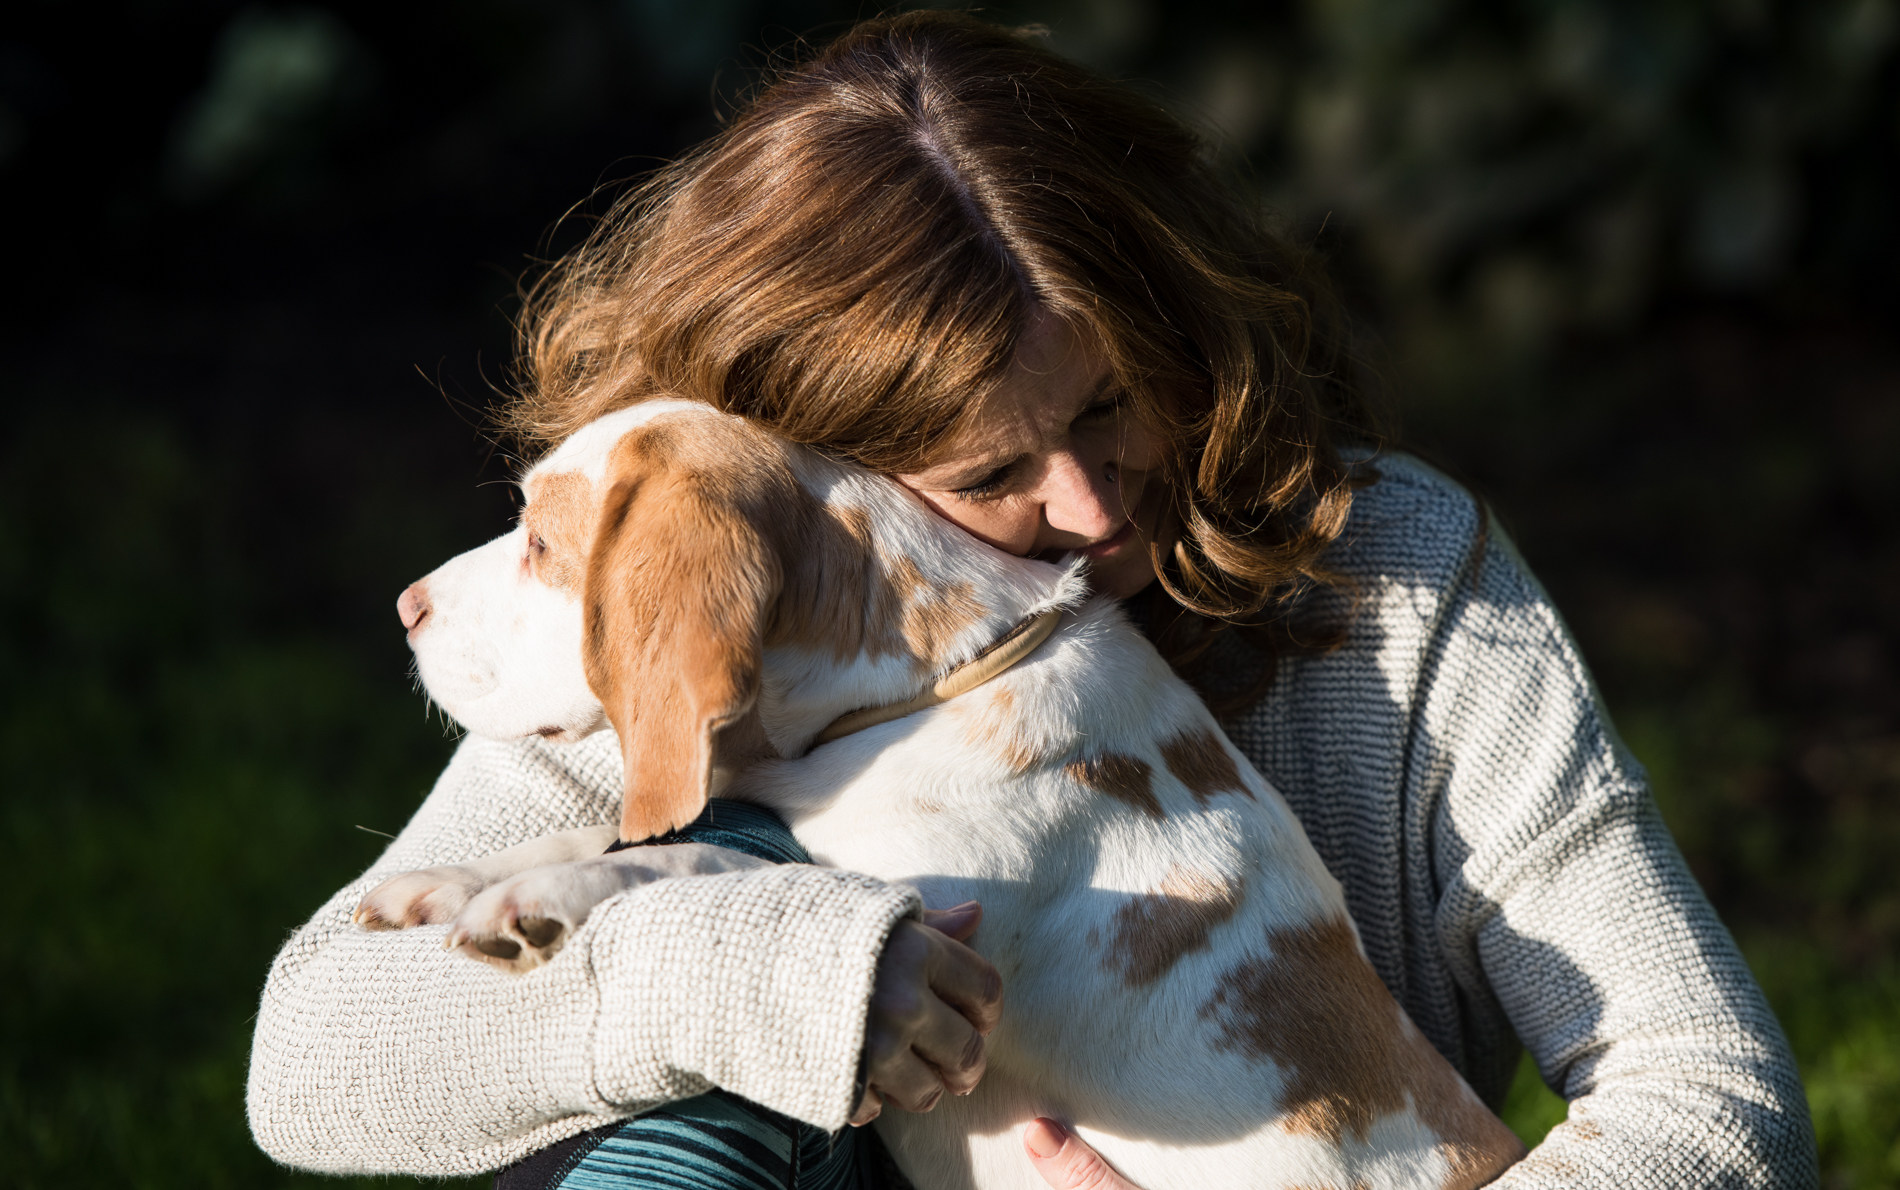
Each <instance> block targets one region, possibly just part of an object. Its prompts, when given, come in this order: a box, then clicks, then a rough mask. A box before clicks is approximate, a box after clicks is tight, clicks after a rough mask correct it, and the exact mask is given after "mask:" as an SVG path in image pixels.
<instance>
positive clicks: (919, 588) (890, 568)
mask: <svg viewBox="0 0 1900 1190" xmlns="http://www.w3.org/2000/svg"><path fill="white" fill-rule="evenodd" d="M883 562H884V576H885V581H886V582H887V583H889V584H890V585H891V588H892V589H894V590H897V591H900V592H902V598H903V629H902V631H903V634H904V643H905V644H907V645H909V646H910V652H911V655H912V656H915V657H923V658H926V659H928V660H929V662H930V663H931V667H932V668H933V669H935V668H941V667H942V665H943V663H944V662H945V660H947V659H948V657H949V654H950V648H951V646H952V645H954V644H956V640H957V637H959V636H961V635H963V634H964V633H965V632H967V631H969V629H970V628H971V627H972V626H974V625H976V624H979V623H981V622H982V620H983V616H984V614H985V613H986V612H987V611H988V610H989V609H988V608H986V607H984V606H983V605H982V604H981V603H979V602H978V601H977V598H976V596H975V594H973V588H971V586H970V584H968V583H965V582H955V583H950V584H948V585H946V586H942V587H933V586H931V585H930V581H929V580H928V579H926V578H924V575H923V572H922V571H921V570H918V569H917V563H915V562H913V561H911V560H910V559H909V558H885V559H883Z"/></svg>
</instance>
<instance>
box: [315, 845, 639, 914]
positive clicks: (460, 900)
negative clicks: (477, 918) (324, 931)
mask: <svg viewBox="0 0 1900 1190" xmlns="http://www.w3.org/2000/svg"><path fill="white" fill-rule="evenodd" d="M618 836H619V832H618V831H617V830H616V829H615V828H614V827H611V826H586V827H582V828H580V829H579V830H571V831H559V832H556V833H555V834H552V835H542V836H541V837H540V838H538V839H530V840H528V841H527V842H526V843H522V844H520V845H518V846H515V847H510V848H508V849H507V850H505V851H497V852H495V853H494V854H493V855H484V856H482V857H481V858H480V859H472V860H469V861H468V862H467V863H465V864H445V865H443V866H442V867H439V868H423V869H422V870H421V871H419V872H404V873H403V874H402V875H400V876H391V877H390V878H389V879H387V880H385V881H383V882H382V883H381V884H379V885H377V886H376V887H375V888H373V889H371V890H370V892H369V895H368V896H366V897H364V898H363V900H362V902H361V903H360V904H358V905H357V907H356V913H355V914H354V915H353V916H352V917H351V920H352V921H354V922H355V923H356V924H357V925H359V926H362V927H363V928H364V929H366V930H406V929H408V928H409V927H410V926H432V925H440V924H442V923H443V922H447V921H454V920H455V915H456V914H458V913H460V912H461V911H462V909H463V908H464V907H465V906H467V904H468V903H469V901H470V900H471V899H473V898H474V897H475V895H476V894H477V893H479V892H481V891H482V890H483V889H485V888H489V887H491V886H493V885H496V884H499V883H501V882H502V881H504V880H506V879H508V878H509V877H510V876H514V875H517V874H518V873H521V872H526V871H528V870H529V869H531V868H539V867H542V866H544V865H547V864H561V863H567V862H568V861H570V860H577V859H587V858H589V857H591V856H596V855H599V854H600V853H601V852H603V851H605V850H607V847H608V846H609V845H610V844H611V843H612V842H613V841H614V839H615V838H617V837H618Z"/></svg>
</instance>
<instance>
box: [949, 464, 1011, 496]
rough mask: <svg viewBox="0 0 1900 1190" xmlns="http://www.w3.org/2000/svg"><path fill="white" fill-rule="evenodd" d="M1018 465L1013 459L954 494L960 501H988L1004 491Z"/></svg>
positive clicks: (958, 489)
mask: <svg viewBox="0 0 1900 1190" xmlns="http://www.w3.org/2000/svg"><path fill="white" fill-rule="evenodd" d="M1016 463H1017V460H1015V459H1011V460H1010V461H1009V462H1007V463H1004V464H1003V465H1002V466H1001V467H998V468H997V469H996V470H994V471H992V472H990V473H989V474H987V475H985V476H984V477H983V478H982V479H979V480H977V481H976V482H975V483H973V484H970V485H969V486H967V487H961V488H957V489H955V492H954V494H955V495H956V497H957V498H958V499H960V500H987V499H989V498H990V497H991V496H994V495H996V494H997V493H999V492H1001V491H1002V490H1003V485H1005V484H1007V483H1008V482H1009V477H1010V475H1011V474H1012V473H1013V472H1014V471H1015V470H1016Z"/></svg>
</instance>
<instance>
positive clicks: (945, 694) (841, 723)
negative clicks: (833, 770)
mask: <svg viewBox="0 0 1900 1190" xmlns="http://www.w3.org/2000/svg"><path fill="white" fill-rule="evenodd" d="M1061 618H1062V609H1061V608H1059V607H1052V608H1050V609H1049V610H1047V611H1044V612H1039V613H1038V614H1036V615H1033V616H1030V617H1029V618H1028V619H1026V620H1024V621H1023V622H1022V623H1020V624H1018V625H1016V626H1015V627H1014V628H1012V629H1010V630H1009V631H1008V632H1006V633H1004V634H1003V635H1002V637H1001V638H1000V639H998V640H997V642H996V643H995V644H993V645H991V646H990V647H989V648H987V649H984V650H983V651H982V652H981V653H978V654H977V655H976V656H974V657H972V658H970V659H969V660H968V661H966V662H964V663H963V664H962V665H959V666H957V667H956V668H955V669H953V670H951V671H950V672H949V673H947V674H945V675H943V676H942V677H941V678H938V679H937V684H936V685H934V686H932V687H931V688H930V689H928V690H926V691H924V692H923V693H922V694H919V695H918V696H917V697H916V698H913V699H911V700H909V701H908V702H894V703H890V704H888V705H886V706H881V707H860V708H859V709H857V710H855V711H846V712H845V713H844V714H842V715H840V716H838V717H837V718H836V719H833V720H832V721H831V725H830V726H829V727H827V728H825V729H824V730H823V731H821V732H819V733H818V737H817V738H816V739H814V740H813V741H812V743H811V746H812V747H814V748H816V747H818V746H819V745H820V744H829V743H830V742H831V741H833V740H841V739H843V738H844V737H845V736H848V735H854V734H856V733H858V732H860V731H863V730H864V729H865V728H867V727H876V726H877V725H878V724H880V723H889V722H890V721H891V720H893V719H902V718H903V717H904V716H905V715H910V714H915V713H916V712H918V711H921V710H923V709H925V708H926V707H934V706H936V705H937V704H938V703H944V702H949V701H950V700H951V699H953V698H955V697H956V696H957V695H959V694H967V693H969V692H970V691H972V690H974V689H976V688H977V687H978V686H981V685H982V684H983V683H985V682H987V681H989V680H990V679H992V678H994V677H997V676H998V675H1000V674H1002V673H1004V672H1005V671H1007V670H1008V669H1009V668H1010V667H1011V666H1013V665H1015V664H1016V663H1017V662H1018V661H1021V660H1022V659H1023V658H1025V657H1027V656H1029V655H1030V654H1031V653H1033V652H1035V651H1036V647H1037V646H1038V645H1040V644H1042V642H1043V641H1046V640H1048V639H1049V635H1050V634H1051V633H1053V632H1054V631H1055V630H1056V621H1057V620H1059V619H1061Z"/></svg>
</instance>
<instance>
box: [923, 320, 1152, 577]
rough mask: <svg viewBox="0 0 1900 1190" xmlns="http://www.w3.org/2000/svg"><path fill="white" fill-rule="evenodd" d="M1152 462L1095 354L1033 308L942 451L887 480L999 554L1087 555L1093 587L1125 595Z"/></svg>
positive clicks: (1138, 548)
mask: <svg viewBox="0 0 1900 1190" xmlns="http://www.w3.org/2000/svg"><path fill="white" fill-rule="evenodd" d="M1157 460H1158V453H1157V451H1156V447H1155V443H1154V440H1153V438H1152V437H1151V436H1150V435H1149V434H1148V433H1147V432H1146V431H1144V430H1143V429H1142V428H1141V427H1140V426H1139V425H1138V424H1137V423H1136V422H1135V419H1134V418H1132V417H1128V416H1124V415H1123V413H1122V412H1121V393H1120V391H1119V390H1118V389H1117V388H1116V386H1115V381H1114V378H1113V377H1112V376H1111V375H1110V373H1109V370H1108V364H1107V362H1106V361H1105V360H1104V359H1103V358H1102V355H1101V352H1100V351H1099V350H1097V349H1096V348H1095V347H1094V346H1093V345H1092V344H1091V343H1089V342H1088V341H1087V340H1086V339H1084V338H1081V337H1079V336H1077V335H1076V334H1075V333H1074V332H1072V331H1071V330H1070V329H1069V327H1068V325H1067V324H1066V323H1064V322H1062V321H1061V320H1060V319H1057V318H1054V317H1051V316H1049V315H1047V314H1042V313H1040V312H1039V313H1038V314H1037V315H1036V317H1035V319H1034V321H1033V322H1032V323H1031V324H1030V329H1029V334H1028V335H1027V336H1025V338H1024V340H1023V345H1022V347H1021V349H1020V350H1019V351H1018V352H1017V355H1016V360H1015V363H1014V365H1013V366H1012V368H1011V370H1010V375H1009V377H1008V378H1007V379H1006V380H1005V381H1004V382H1003V383H1002V384H1001V385H999V386H998V387H997V389H996V390H995V391H994V392H992V393H991V394H990V395H989V397H988V398H987V399H985V401H984V402H983V404H982V406H981V407H980V408H979V409H978V410H977V414H976V416H975V418H974V419H972V421H971V422H970V423H969V424H968V425H967V426H966V428H965V429H964V431H963V433H961V434H960V435H959V436H958V437H957V438H956V439H955V440H953V441H952V442H951V444H950V447H949V449H948V451H947V452H946V454H945V456H944V458H943V459H942V460H941V461H939V462H938V463H937V464H936V465H934V466H932V467H929V468H927V469H925V470H923V471H919V472H916V473H914V474H909V475H899V476H897V481H898V482H899V483H901V484H903V485H904V486H905V487H907V488H909V489H910V490H911V491H913V492H916V493H917V494H918V495H919V496H920V497H922V498H923V501H924V503H926V504H928V505H929V506H930V507H931V508H933V509H935V510H936V511H937V512H938V513H939V514H940V515H942V516H943V517H944V518H945V519H946V520H949V521H950V522H951V523H953V524H955V525H957V526H959V527H960V528H962V529H964V530H966V531H968V532H969V533H970V534H972V535H973V536H975V537H978V538H980V539H982V540H983V541H986V542H988V543H989V544H991V545H993V546H996V547H997V548H998V549H1003V550H1008V551H1009V552H1010V553H1012V554H1017V555H1019V556H1023V557H1044V558H1048V559H1050V560H1052V561H1053V560H1054V559H1055V558H1056V557H1058V556H1059V555H1061V554H1064V553H1068V552H1070V551H1080V552H1082V553H1084V554H1086V555H1088V557H1089V559H1090V563H1091V565H1090V573H1091V576H1092V585H1093V586H1094V588H1095V590H1097V591H1099V592H1101V593H1103V594H1105V595H1112V596H1114V597H1116V598H1119V599H1125V598H1127V597H1128V596H1130V595H1133V594H1135V593H1136V592H1137V591H1140V590H1141V589H1142V588H1144V587H1146V586H1147V585H1148V584H1149V583H1151V582H1153V581H1154V577H1155V572H1154V564H1153V562H1152V561H1150V559H1149V554H1148V542H1149V540H1150V535H1151V534H1152V532H1153V530H1154V526H1155V521H1156V514H1157V512H1158V511H1159V507H1160V500H1161V496H1162V492H1161V485H1160V483H1159V481H1158V480H1157V481H1156V482H1155V483H1153V484H1150V483H1149V472H1150V469H1151V468H1153V467H1154V466H1155V464H1156V462H1157ZM1144 497H1146V498H1145V499H1144Z"/></svg>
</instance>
